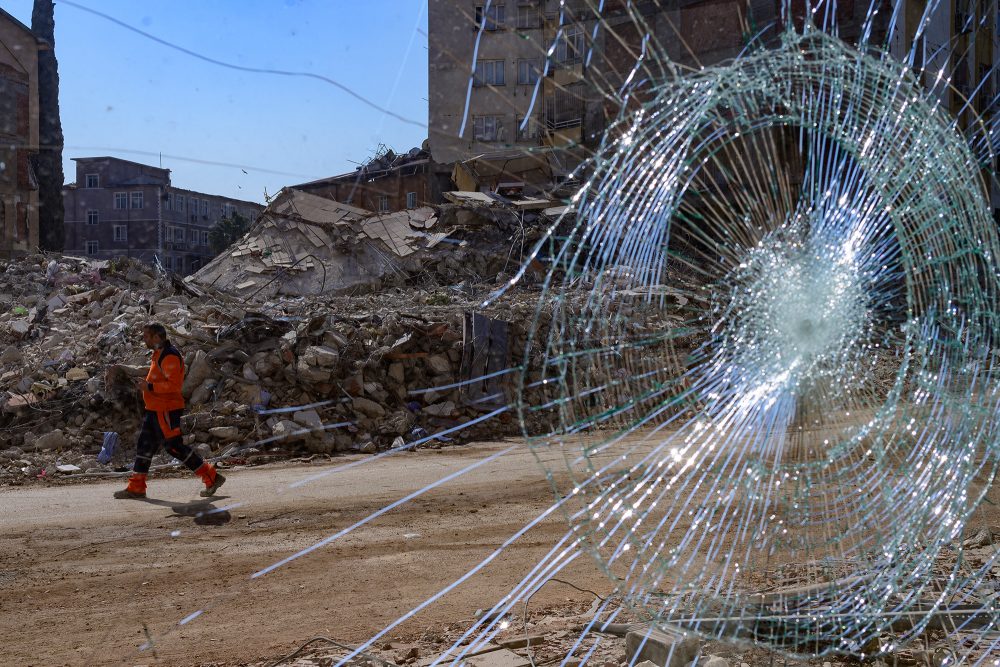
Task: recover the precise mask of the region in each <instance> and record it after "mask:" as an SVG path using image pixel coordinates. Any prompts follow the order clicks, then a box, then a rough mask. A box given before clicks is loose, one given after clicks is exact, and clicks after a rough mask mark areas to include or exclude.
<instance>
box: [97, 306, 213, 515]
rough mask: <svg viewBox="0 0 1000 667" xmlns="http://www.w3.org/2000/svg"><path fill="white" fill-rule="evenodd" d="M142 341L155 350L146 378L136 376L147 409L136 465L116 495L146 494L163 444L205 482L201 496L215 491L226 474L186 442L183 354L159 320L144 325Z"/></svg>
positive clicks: (140, 432) (138, 495)
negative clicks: (182, 429)
mask: <svg viewBox="0 0 1000 667" xmlns="http://www.w3.org/2000/svg"><path fill="white" fill-rule="evenodd" d="M142 341H143V343H145V345H146V347H147V348H149V349H150V350H152V351H153V359H152V361H150V364H149V372H148V373H147V374H146V378H145V379H140V378H136V380H135V387H136V389H138V390H140V391H141V392H142V400H143V403H145V406H146V410H145V412H144V413H143V418H142V426H141V428H140V429H139V440H138V443H137V444H136V452H135V465H133V466H132V475H131V476H130V477H129V479H128V486H126V487H125V488H124V489H122V490H121V491H115V498H118V499H127V498H145V497H146V476H147V475H148V474H149V466H150V464H151V463H152V462H153V456H154V455H155V454H156V452H157V451H158V450H159V448H160V445H163V446H164V447H165V448H166V450H167V453H168V454H170V455H171V456H173V457H174V458H176V459H177V460H179V461H180V462H181V463H183V464H184V465H186V466H187V467H188V468H190V469H191V470H192V471H193V472H194V474H196V475H198V477H200V478H201V480H202V481H203V482H204V483H205V488H204V489H202V491H201V494H200V495H201V496H202V497H205V498H207V497H209V496H211V495H213V494H214V493H215V492H216V491H217V490H218V489H219V487H220V486H222V485H223V484H224V483H225V481H226V478H225V477H223V476H222V474H221V473H219V472H218V471H217V470H216V469H215V466H214V465H212V464H211V463H209V462H208V461H204V460H202V458H201V457H200V456H198V454H197V452H195V451H194V450H192V449H191V448H190V447H188V446H187V445H185V444H184V438H183V434H182V433H181V415H182V414H183V413H184V396H183V395H182V394H181V386H182V385H183V384H184V358H183V357H182V356H181V353H180V351H179V350H178V349H177V348H176V347H174V346H173V345H172V344H171V343H170V341H169V340H167V330H166V329H165V328H164V326H163V325H162V324H160V323H158V322H150V323H149V324H146V325H145V326H143V327H142Z"/></svg>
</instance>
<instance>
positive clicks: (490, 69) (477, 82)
mask: <svg viewBox="0 0 1000 667" xmlns="http://www.w3.org/2000/svg"><path fill="white" fill-rule="evenodd" d="M472 84H473V85H474V86H479V87H482V86H502V85H504V61H502V60H478V61H476V73H475V75H474V76H473V79H472Z"/></svg>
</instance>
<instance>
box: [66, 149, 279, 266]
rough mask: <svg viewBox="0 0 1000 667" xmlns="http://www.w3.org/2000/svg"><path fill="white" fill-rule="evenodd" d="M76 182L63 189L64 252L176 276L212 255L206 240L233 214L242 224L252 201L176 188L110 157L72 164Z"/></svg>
mask: <svg viewBox="0 0 1000 667" xmlns="http://www.w3.org/2000/svg"><path fill="white" fill-rule="evenodd" d="M74 162H76V183H72V184H69V185H67V186H66V187H64V188H63V206H64V208H65V211H66V217H65V232H66V234H65V239H66V241H65V243H66V253H67V254H75V255H85V256H87V257H95V258H103V259H111V258H113V257H131V258H135V259H140V260H142V261H145V262H149V263H152V264H155V263H159V264H160V265H161V266H163V267H164V268H166V269H168V270H170V271H173V272H175V273H178V274H181V275H184V274H188V273H192V272H194V271H197V270H198V269H199V268H201V267H202V266H204V265H206V264H207V263H208V262H209V261H210V260H211V259H212V257H214V256H215V252H213V250H212V247H211V244H210V242H209V234H210V232H211V231H212V229H213V228H214V227H215V226H216V225H217V224H218V223H219V221H221V220H223V219H227V218H233V217H234V216H236V215H239V216H240V217H242V218H244V219H246V220H247V221H249V222H252V221H253V220H255V219H256V218H257V216H258V214H260V212H261V211H262V210H263V209H264V207H263V206H261V205H260V204H257V203H255V202H250V201H242V200H238V199H232V198H229V197H222V196H220V195H211V194H206V193H204V192H195V191H193V190H187V189H184V188H178V187H176V186H175V185H173V184H172V183H171V182H170V170H169V169H163V168H160V167H153V166H150V165H146V164H140V163H138V162H131V161H129V160H122V159H120V158H114V157H86V158H74Z"/></svg>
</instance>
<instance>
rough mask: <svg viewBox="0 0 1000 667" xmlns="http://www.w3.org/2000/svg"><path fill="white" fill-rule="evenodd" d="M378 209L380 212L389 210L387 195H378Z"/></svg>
mask: <svg viewBox="0 0 1000 667" xmlns="http://www.w3.org/2000/svg"><path fill="white" fill-rule="evenodd" d="M378 210H379V211H380V212H385V211H388V210H389V195H379V196H378Z"/></svg>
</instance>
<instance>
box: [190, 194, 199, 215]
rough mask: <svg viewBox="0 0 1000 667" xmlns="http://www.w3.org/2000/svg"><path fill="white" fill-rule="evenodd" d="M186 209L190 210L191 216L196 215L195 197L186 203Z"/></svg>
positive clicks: (196, 200)
mask: <svg viewBox="0 0 1000 667" xmlns="http://www.w3.org/2000/svg"><path fill="white" fill-rule="evenodd" d="M188 208H189V209H190V210H191V215H192V216H196V215H198V199H197V198H196V197H191V198H190V200H189V203H188Z"/></svg>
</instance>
